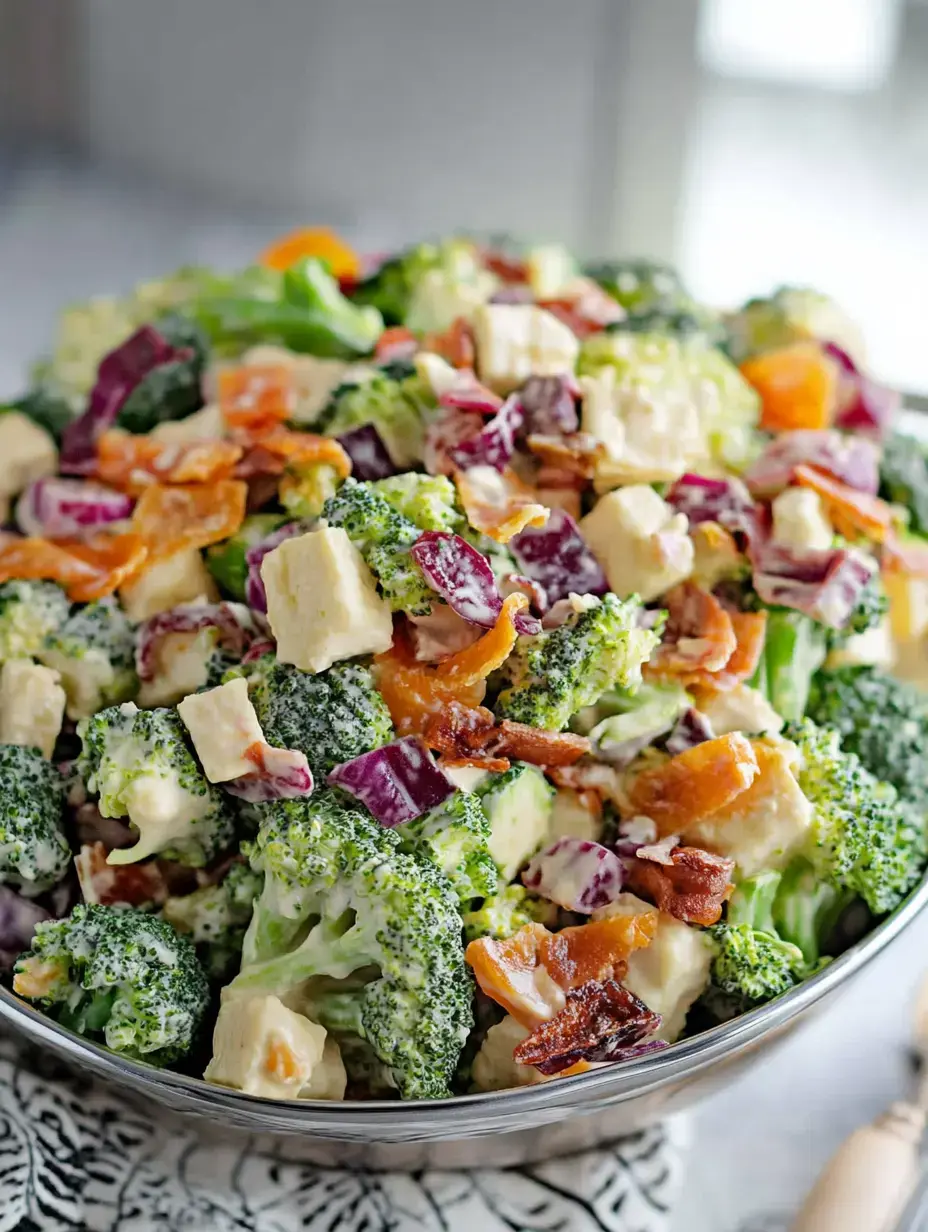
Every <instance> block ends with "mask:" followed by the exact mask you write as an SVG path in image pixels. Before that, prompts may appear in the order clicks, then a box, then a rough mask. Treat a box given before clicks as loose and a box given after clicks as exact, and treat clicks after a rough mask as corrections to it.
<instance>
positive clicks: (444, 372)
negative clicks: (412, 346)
mask: <svg viewBox="0 0 928 1232" xmlns="http://www.w3.org/2000/svg"><path fill="white" fill-rule="evenodd" d="M412 362H413V363H414V364H415V367H416V375H417V376H418V377H419V379H420V380H422V381H424V382H425V384H426V385H428V387H429V389H431V391H432V394H433V395H434V397H436V398H441V397H442V395H443V394H446V393H448V392H449V391H450V390H452V389H454V387H455V385H457V383H458V381H459V380H460V379H461V374H460V373H459V372H458V370H457V368H452V366H451V364H449V363H448V361H447V359H442V357H441V356H440V355H433V354H432V353H431V352H430V351H419V352H418V353H417V354H416V355H415V357H414V358H413V361H412Z"/></svg>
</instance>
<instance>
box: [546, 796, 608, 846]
mask: <svg viewBox="0 0 928 1232" xmlns="http://www.w3.org/2000/svg"><path fill="white" fill-rule="evenodd" d="M598 800H599V797H598V796H597V795H596V794H595V793H594V792H591V791H574V790H573V788H571V787H560V788H558V790H557V792H556V793H555V796H554V806H553V808H552V809H551V821H550V823H549V826H548V838H549V840H550V841H551V842H552V843H553V842H554V841H555V839H559V838H582V839H590V840H591V841H593V842H596V841H597V840H598V839H599V835H600V832H601V831H602V806H601V805H599V804H598V803H597V802H598Z"/></svg>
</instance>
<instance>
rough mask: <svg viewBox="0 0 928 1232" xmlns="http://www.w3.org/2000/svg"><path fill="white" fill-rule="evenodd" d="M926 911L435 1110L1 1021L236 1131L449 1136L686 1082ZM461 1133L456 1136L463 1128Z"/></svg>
mask: <svg viewBox="0 0 928 1232" xmlns="http://www.w3.org/2000/svg"><path fill="white" fill-rule="evenodd" d="M926 905H928V876H926V877H925V878H923V880H922V882H921V883H920V884H919V885H918V886H917V887H916V888H915V889H914V890H913V891H912V892H911V893H910V894H909V896H908V897H907V898H906V899H905V900H904V902H903V903H902V904H900V906H899V907H898V908H896V910H895V911H894V912H892V913H891V914H890V915H889V916H887V917H886V919H884V920H883V921H882V922H881V923H879V924H878V925H877V926H876V927H875V928H874V929H872V930H871V931H870V932H869V933H867V935H866V936H865V937H863V938H861V940H860V941H858V942H856V943H855V944H854V945H852V946H851V947H850V948H849V949H848V950H846V951H845V952H844V953H843V954H842V955H840V956H839V957H838V958H836V959H834V961H832V962H831V963H829V964H828V965H827V966H826V967H824V968H823V969H822V970H821V971H819V972H818V973H817V974H816V975H814V976H811V977H810V978H809V979H808V980H805V981H804V982H803V983H802V984H799V985H797V986H796V987H795V988H793V989H791V990H790V991H789V992H787V993H784V994H783V995H782V996H780V997H778V998H777V999H776V1000H774V1001H771V1002H768V1003H767V1004H766V1005H762V1006H759V1007H758V1008H757V1009H754V1010H750V1011H748V1012H747V1013H746V1014H742V1015H740V1016H739V1017H738V1018H734V1019H732V1020H730V1021H729V1022H726V1023H722V1024H720V1025H719V1026H716V1027H711V1028H710V1029H709V1030H707V1031H703V1032H701V1033H700V1034H698V1035H694V1036H692V1037H689V1038H687V1039H683V1040H680V1041H679V1042H678V1043H676V1044H672V1045H671V1046H670V1047H669V1048H666V1049H663V1050H661V1051H659V1052H654V1053H651V1054H648V1055H646V1056H643V1057H640V1058H637V1059H635V1060H632V1061H627V1062H624V1063H620V1064H618V1065H609V1066H604V1067H603V1068H601V1069H594V1070H590V1071H587V1072H586V1073H584V1074H577V1075H575V1076H574V1077H572V1078H560V1079H557V1080H556V1081H553V1082H542V1083H536V1084H534V1085H532V1086H527V1087H516V1088H508V1089H506V1090H502V1091H489V1092H479V1093H477V1094H473V1095H455V1096H450V1097H447V1098H445V1099H437V1100H414V1101H409V1102H404V1101H401V1100H351V1101H329V1100H318V1099H300V1100H296V1099H290V1100H285V1099H266V1098H263V1097H261V1096H256V1095H247V1094H245V1092H243V1091H236V1090H234V1089H232V1088H230V1087H221V1086H217V1085H215V1084H213V1083H208V1082H206V1081H204V1079H202V1078H192V1077H189V1076H188V1075H186V1074H179V1073H175V1072H173V1071H171V1070H165V1069H160V1068H158V1067H157V1066H154V1065H149V1064H147V1063H146V1062H144V1061H136V1060H133V1059H130V1058H128V1057H122V1056H119V1055H118V1054H117V1053H113V1052H110V1051H109V1050H107V1049H106V1048H104V1047H102V1046H101V1045H98V1044H95V1043H92V1042H91V1041H89V1040H85V1039H83V1038H82V1037H81V1036H79V1035H77V1034H76V1033H74V1032H72V1031H70V1030H68V1029H67V1028H65V1027H62V1026H59V1025H58V1024H57V1023H55V1022H54V1021H52V1019H50V1018H47V1017H45V1015H44V1014H42V1013H41V1012H40V1011H39V1010H37V1009H34V1008H33V1007H32V1006H30V1005H28V1004H27V1003H26V1002H25V1001H21V1000H20V999H19V998H18V997H16V996H15V995H14V994H13V993H11V992H10V991H9V990H8V989H7V988H3V987H0V1020H6V1021H7V1022H10V1023H11V1024H13V1025H14V1026H15V1027H16V1028H18V1029H19V1030H20V1032H21V1033H22V1034H23V1035H25V1036H26V1037H27V1038H28V1039H29V1040H30V1042H32V1043H37V1042H38V1043H43V1044H47V1045H49V1046H50V1047H51V1048H52V1049H53V1050H54V1051H56V1052H58V1053H60V1054H62V1055H64V1056H66V1057H67V1058H68V1059H69V1060H70V1061H71V1062H72V1064H73V1063H77V1064H81V1065H82V1067H83V1068H89V1069H91V1070H93V1071H94V1072H96V1073H97V1074H100V1075H101V1076H103V1077H108V1078H113V1079H115V1080H116V1081H117V1082H121V1083H123V1084H125V1083H127V1082H128V1083H131V1085H133V1086H136V1087H146V1088H148V1089H149V1090H150V1091H152V1093H155V1092H160V1094H161V1096H162V1102H164V1103H167V1104H173V1105H174V1106H175V1107H176V1106H178V1104H181V1105H187V1106H188V1107H190V1108H197V1107H199V1108H200V1109H201V1110H202V1109H203V1108H204V1106H207V1105H212V1106H213V1107H214V1108H215V1109H217V1110H220V1109H225V1110H227V1111H229V1112H232V1113H234V1114H235V1116H236V1117H237V1118H238V1120H239V1122H241V1121H247V1120H251V1119H253V1120H254V1122H255V1123H256V1124H257V1123H259V1122H260V1121H262V1120H264V1121H267V1120H268V1119H269V1118H274V1117H276V1118H278V1119H279V1120H280V1121H281V1122H283V1121H286V1122H288V1123H289V1124H290V1125H292V1127H293V1128H294V1129H295V1130H296V1131H297V1132H299V1130H300V1128H301V1127H302V1128H303V1129H305V1130H306V1131H310V1130H313V1129H318V1130H322V1131H323V1132H325V1131H326V1130H328V1131H329V1132H330V1133H333V1134H337V1132H338V1130H340V1129H347V1130H351V1131H354V1132H357V1131H358V1130H361V1129H363V1128H364V1127H365V1126H367V1127H368V1128H370V1129H376V1128H377V1127H378V1124H380V1125H382V1126H386V1125H388V1124H389V1126H390V1128H391V1130H394V1131H395V1130H397V1129H401V1128H404V1129H406V1130H408V1131H414V1130H415V1129H416V1127H417V1122H420V1121H427V1122H428V1123H429V1124H435V1123H441V1122H444V1123H446V1125H447V1128H448V1130H449V1131H451V1132H452V1134H453V1131H454V1130H455V1128H456V1126H455V1123H454V1122H455V1120H456V1119H459V1118H462V1117H466V1116H467V1115H472V1114H485V1115H487V1116H489V1117H491V1118H493V1119H495V1118H496V1117H500V1118H503V1117H505V1118H507V1119H508V1118H510V1117H513V1116H518V1115H519V1114H520V1113H530V1112H532V1111H536V1110H540V1109H542V1108H549V1109H550V1108H551V1107H567V1106H571V1105H574V1104H580V1103H588V1102H589V1101H590V1100H591V1099H592V1100H593V1101H597V1100H599V1101H601V1102H609V1103H617V1102H622V1101H624V1100H626V1099H630V1098H633V1097H635V1096H638V1095H641V1094H643V1093H645V1092H648V1091H653V1090H656V1089H658V1088H660V1087H662V1086H665V1085H666V1084H668V1083H670V1082H672V1081H674V1080H675V1079H678V1078H680V1077H681V1076H682V1075H685V1076H687V1077H691V1076H693V1075H694V1074H696V1073H698V1072H699V1071H701V1070H703V1069H705V1068H707V1067H708V1066H710V1065H712V1064H713V1063H714V1062H716V1061H718V1060H720V1059H721V1058H722V1057H724V1056H726V1055H728V1054H730V1053H733V1052H735V1051H737V1050H739V1049H740V1048H742V1047H746V1046H748V1045H750V1044H752V1043H754V1042H755V1041H757V1040H759V1039H760V1037H761V1036H764V1035H767V1034H768V1033H771V1032H776V1031H777V1030H778V1029H780V1028H783V1027H785V1026H786V1025H787V1024H788V1023H790V1022H791V1021H792V1020H793V1019H795V1018H796V1017H798V1016H799V1015H800V1014H802V1013H803V1012H804V1011H806V1010H807V1009H809V1008H811V1007H812V1006H813V1005H814V1004H815V1003H816V1002H818V1001H820V1000H821V999H822V998H824V997H826V996H827V995H828V994H829V993H830V992H832V991H834V990H836V989H837V988H838V987H839V986H840V985H841V984H843V983H844V982H845V981H846V980H848V979H850V977H851V976H853V975H854V974H856V973H857V972H858V971H860V970H862V969H863V967H865V966H866V965H867V964H868V963H869V962H870V961H872V959H874V958H875V957H876V956H877V955H878V954H880V953H881V952H882V951H883V950H885V949H886V948H887V946H888V945H889V944H890V943H891V942H892V941H893V940H894V939H895V938H896V937H897V936H899V935H900V934H901V933H902V932H903V931H904V930H905V929H906V928H908V926H909V925H910V924H911V923H912V922H913V921H914V920H915V919H916V918H917V917H918V915H919V914H920V913H921V911H922V910H923V908H924V907H925V906H926ZM457 1128H458V1130H460V1126H458V1127H457Z"/></svg>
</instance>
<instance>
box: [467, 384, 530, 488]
mask: <svg viewBox="0 0 928 1232" xmlns="http://www.w3.org/2000/svg"><path fill="white" fill-rule="evenodd" d="M523 419H524V414H523V411H522V407H521V405H520V404H519V400H518V398H516V397H512V398H507V399H506V401H505V402H504V403H503V405H502V406H501V407H500V408H499V410H498V411H497V412H496V414H495V415H494V416H493V418H492V419H491V420H489V421H488V422H487V423H486V424H485V425H484V427H483V428H481V429H480V431H479V432H478V433H477V435H476V436H472V437H471V438H470V439H469V440H466V441H464V442H463V443H462V444H460V445H457V446H456V447H455V448H453V449H451V450H450V451H449V456H450V458H451V460H452V461H453V462H454V463H455V464H456V465H458V466H460V467H461V469H462V470H467V469H469V468H470V467H472V466H492V467H493V468H494V469H495V470H498V471H504V470H505V469H506V467H507V466H508V465H509V463H510V461H511V459H512V455H513V454H514V453H515V450H516V434H517V433H518V431H519V429H520V428H521V427H522V421H523Z"/></svg>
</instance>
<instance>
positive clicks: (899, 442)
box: [880, 432, 928, 535]
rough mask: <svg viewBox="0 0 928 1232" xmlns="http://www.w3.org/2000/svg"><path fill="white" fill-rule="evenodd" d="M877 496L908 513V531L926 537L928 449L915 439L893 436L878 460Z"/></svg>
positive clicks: (895, 433) (900, 435)
mask: <svg viewBox="0 0 928 1232" xmlns="http://www.w3.org/2000/svg"><path fill="white" fill-rule="evenodd" d="M880 496H882V497H884V499H886V500H889V501H894V502H895V503H896V504H897V505H904V506H905V508H906V509H907V510H908V513H909V530H912V531H916V532H917V533H918V534H920V535H925V534H928V448H926V446H925V444H924V442H922V441H919V440H916V438H915V437H914V436H903V434H902V433H901V432H892V433H890V435H889V436H887V438H886V440H885V441H884V442H883V452H882V456H881V458H880Z"/></svg>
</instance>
